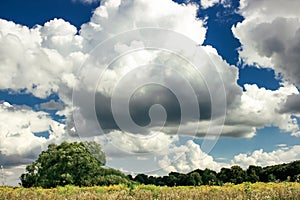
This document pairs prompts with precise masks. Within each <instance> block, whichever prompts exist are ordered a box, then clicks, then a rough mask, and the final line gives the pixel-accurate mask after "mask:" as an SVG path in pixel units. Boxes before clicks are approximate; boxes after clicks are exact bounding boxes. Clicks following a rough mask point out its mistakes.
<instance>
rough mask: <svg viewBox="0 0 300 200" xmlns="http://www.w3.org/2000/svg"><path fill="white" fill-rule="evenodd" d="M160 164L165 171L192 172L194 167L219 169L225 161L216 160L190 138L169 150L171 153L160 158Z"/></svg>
mask: <svg viewBox="0 0 300 200" xmlns="http://www.w3.org/2000/svg"><path fill="white" fill-rule="evenodd" d="M158 163H159V165H160V167H162V168H163V169H164V170H165V171H168V172H171V171H178V172H184V173H187V172H190V171H192V170H194V169H205V168H209V169H212V170H216V171H219V170H220V168H221V167H225V166H227V164H225V163H218V162H216V161H214V159H213V157H212V156H210V155H208V154H206V153H205V152H203V151H202V150H201V148H200V146H199V145H198V144H196V143H195V142H194V141H193V140H188V141H187V142H186V143H185V144H183V145H181V146H175V147H173V148H171V149H170V150H169V154H168V155H166V156H164V157H163V159H161V160H159V162H158Z"/></svg>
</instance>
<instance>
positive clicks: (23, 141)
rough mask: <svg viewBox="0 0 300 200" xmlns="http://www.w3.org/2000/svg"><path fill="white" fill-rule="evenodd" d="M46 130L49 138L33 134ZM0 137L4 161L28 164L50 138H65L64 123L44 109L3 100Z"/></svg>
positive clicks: (54, 140)
mask: <svg viewBox="0 0 300 200" xmlns="http://www.w3.org/2000/svg"><path fill="white" fill-rule="evenodd" d="M12 119H13V120H12ZM45 131H48V132H49V134H50V137H49V139H46V138H44V137H36V136H35V135H34V133H37V132H45ZM0 138H1V143H0V157H1V161H2V164H3V165H5V166H14V165H16V164H28V163H29V162H31V161H33V159H35V158H36V157H37V155H38V154H39V153H40V152H41V150H42V149H45V148H46V147H47V145H48V144H49V143H50V142H60V141H62V140H63V139H65V137H64V125H63V124H60V123H58V122H56V121H54V120H52V119H51V118H50V117H49V116H48V115H47V113H44V112H35V111H32V110H31V109H29V108H26V107H20V106H12V105H10V104H9V103H8V102H4V103H2V104H0Z"/></svg>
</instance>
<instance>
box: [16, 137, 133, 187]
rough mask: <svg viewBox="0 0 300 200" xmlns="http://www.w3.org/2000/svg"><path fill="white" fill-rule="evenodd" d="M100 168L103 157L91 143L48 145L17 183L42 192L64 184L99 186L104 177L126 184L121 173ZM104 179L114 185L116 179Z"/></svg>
mask: <svg viewBox="0 0 300 200" xmlns="http://www.w3.org/2000/svg"><path fill="white" fill-rule="evenodd" d="M103 165H105V154H104V152H103V151H102V149H101V146H100V145H99V144H97V143H95V142H80V143H77V142H73V143H67V142H63V143H61V144H60V145H56V144H50V145H49V146H48V149H47V151H43V152H42V153H41V154H40V155H39V157H38V159H37V160H36V161H35V162H33V163H32V164H30V165H28V166H27V167H26V173H24V174H22V175H21V177H20V179H21V183H22V186H24V187H33V186H40V187H45V188H50V187H56V186H58V185H61V186H63V185H67V184H72V185H78V186H90V185H100V184H103V183H104V182H105V181H103V177H104V176H107V175H115V176H118V177H120V178H122V182H126V181H128V178H127V177H126V176H125V175H124V174H122V173H121V172H119V171H117V170H114V169H104V168H102V167H101V166H103ZM100 177H101V178H100ZM108 178H110V179H114V180H113V181H111V182H114V183H115V182H116V181H115V180H116V177H108ZM108 182H109V181H108Z"/></svg>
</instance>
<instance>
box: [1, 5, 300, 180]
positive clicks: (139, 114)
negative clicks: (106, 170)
mask: <svg viewBox="0 0 300 200" xmlns="http://www.w3.org/2000/svg"><path fill="white" fill-rule="evenodd" d="M149 2H150V1H148V2H147V1H140V2H138V1H132V2H130V1H126V0H124V1H121V2H119V1H116V0H108V1H103V2H101V3H100V2H98V1H80V0H78V1H72V0H54V1H48V0H45V1H33V0H28V1H17V0H10V1H8V0H4V1H2V2H1V3H0V4H1V6H0V18H1V19H3V20H2V21H1V23H0V33H1V34H0V36H1V37H0V44H2V45H1V46H2V48H1V49H0V52H5V53H3V54H2V56H1V57H0V69H1V70H2V75H3V78H2V80H0V104H1V112H0V117H2V118H1V119H2V120H4V122H2V123H3V124H0V130H1V131H2V132H1V134H2V136H1V144H0V152H1V153H0V158H1V160H0V161H1V165H3V166H4V168H5V169H6V182H7V183H8V184H12V185H14V184H16V183H17V180H18V176H19V175H20V173H22V171H23V170H24V166H25V165H26V164H29V163H30V162H32V161H33V160H34V159H36V157H37V156H38V154H39V152H40V151H41V150H44V149H45V148H46V147H47V145H48V144H49V143H51V142H56V143H59V142H61V141H63V140H67V141H74V140H78V137H74V136H76V135H77V136H78V135H79V136H80V139H81V140H84V139H88V140H95V141H98V142H100V143H101V144H102V145H103V147H104V149H105V150H107V156H108V166H110V167H115V168H118V169H121V170H123V171H125V172H127V173H137V172H140V171H142V172H145V173H149V174H165V173H168V172H169V171H181V172H187V171H189V170H190V171H191V170H193V169H194V168H206V167H208V168H211V169H215V170H218V169H219V168H220V167H224V166H230V165H233V164H238V165H241V166H243V167H247V166H248V165H250V164H256V165H269V164H276V163H280V162H289V161H292V160H296V159H300V157H299V155H300V150H299V136H300V131H299V117H300V105H299V99H300V97H299V91H298V89H297V88H299V83H300V80H299V76H297V75H298V74H300V66H299V62H298V60H297V56H293V55H297V49H300V48H299V44H300V43H299V39H300V37H297V33H298V32H299V30H300V16H299V14H298V12H297V9H296V8H298V7H300V5H299V2H297V0H294V1H292V2H291V5H286V6H283V8H282V10H281V12H280V13H278V14H275V15H274V14H272V13H276V12H277V9H278V8H277V7H276V6H270V5H269V3H268V1H267V0H261V1H259V0H257V1H252V2H251V1H250V0H241V2H242V3H241V5H240V3H239V1H231V0H222V1H218V0H213V1H207V0H202V1H195V2H194V1H189V3H186V2H182V1H178V2H177V3H176V2H172V1H171V0H163V1H162V2H161V3H160V2H159V1H154V3H149ZM178 3H179V4H178ZM277 3H278V4H280V1H279V0H278V1H275V2H274V5H277ZM160 4H161V6H160ZM186 4H187V5H188V6H185V5H186ZM99 5H101V6H102V7H99ZM257 8H265V9H268V11H269V12H255V10H256V9H257ZM143 9H144V14H142V13H143V12H142V10H143ZM153 13H155V14H153ZM268 13H271V14H270V16H268ZM180 15H182V16H180ZM195 17H197V20H196V18H195ZM55 18H57V19H55ZM60 19H62V20H60ZM254 19H255V20H254ZM168 20H169V21H168ZM8 21H11V22H10V23H9V22H8ZM17 24H19V25H17ZM151 26H153V27H159V28H163V29H168V30H172V31H175V32H180V33H181V34H183V35H185V36H187V37H188V38H190V39H192V40H193V41H196V43H197V44H198V45H200V46H203V47H204V51H206V52H207V55H209V57H210V59H212V60H213V62H214V65H215V66H216V68H217V69H218V71H219V73H220V74H221V75H220V76H221V80H222V81H223V85H224V87H225V94H226V103H225V104H226V113H225V118H226V120H225V121H224V122H223V124H221V125H222V128H223V129H222V130H221V129H220V130H221V132H220V137H219V135H218V141H217V143H216V145H215V146H214V147H213V148H212V150H211V151H209V152H206V151H205V149H202V148H201V147H203V146H202V144H203V142H204V141H205V139H204V138H203V134H204V133H203V130H205V128H206V126H207V122H209V121H211V123H212V125H213V126H215V127H220V124H218V123H219V121H218V119H221V118H222V116H218V117H216V118H215V119H213V118H210V117H206V115H205V114H207V113H206V112H208V114H207V116H211V113H210V112H209V111H211V110H210V109H207V108H209V107H210V106H214V104H213V103H212V102H210V101H209V102H208V104H206V103H207V102H206V92H207V91H206V89H205V87H204V89H203V88H202V86H203V85H202V82H201V81H202V79H201V78H199V80H197V81H196V83H193V84H194V85H193V84H192V85H193V86H195V87H199V88H200V89H199V91H201V93H200V96H201V95H203V99H204V100H203V102H202V103H203V104H202V103H199V108H200V110H201V112H202V111H203V113H204V116H201V117H200V118H199V119H198V120H199V124H200V127H201V128H202V127H204V128H203V130H202V129H201V130H199V132H198V133H196V134H197V135H198V137H194V138H193V137H190V136H172V134H171V135H170V134H169V133H174V130H175V129H176V124H177V125H178V122H180V120H179V121H178V119H179V118H180V117H181V122H182V123H183V127H184V130H186V131H187V133H185V134H187V135H191V134H189V133H188V132H189V131H190V130H193V129H194V128H193V127H194V123H195V120H191V119H190V118H189V119H187V120H186V121H184V120H185V119H182V116H180V113H179V114H178V112H177V111H176V109H177V107H176V106H177V104H176V102H174V101H173V100H170V99H169V97H170V93H168V91H167V90H165V89H163V88H159V87H153V88H151V87H150V88H145V90H141V93H136V94H138V95H141V96H138V95H137V96H134V95H133V96H131V97H132V101H133V103H132V106H133V108H132V111H131V112H132V115H131V116H133V118H134V120H135V122H137V123H144V122H145V123H146V124H147V123H149V122H148V121H149V115H148V114H147V113H146V112H147V111H145V109H146V110H147V109H149V108H150V106H151V105H152V104H155V103H159V104H162V105H166V106H167V107H168V106H169V107H168V108H169V109H170V110H167V114H171V115H172V116H171V117H170V118H167V122H168V123H167V127H166V129H162V130H160V131H156V130H157V129H155V128H156V126H153V127H151V126H149V129H148V128H147V129H145V132H146V133H149V134H150V136H152V135H151V134H153V130H155V131H154V132H155V133H154V134H153V139H150V140H145V138H144V137H143V134H142V133H140V132H139V133H134V131H132V132H130V131H127V132H126V131H125V132H126V134H125V135H122V132H120V127H118V125H117V124H116V121H114V120H112V119H111V117H113V116H112V111H107V110H109V109H108V107H107V105H109V104H107V102H109V100H110V99H111V98H112V97H111V96H107V94H106V93H105V91H107V90H105V89H102V88H101V87H103V88H106V87H108V86H110V85H109V84H108V86H106V84H107V83H106V82H105V83H104V84H103V85H101V83H100V86H98V88H96V90H98V89H99V91H97V92H96V93H94V94H93V95H94V96H93V95H90V94H89V92H88V91H89V89H88V87H87V88H84V89H83V90H79V92H78V93H76V90H77V88H78V86H76V84H75V83H78V82H76V81H82V84H83V85H84V84H85V82H84V81H85V79H84V76H83V74H80V73H84V72H83V71H80V69H81V70H82V69H84V67H85V66H89V65H88V64H91V65H93V66H94V65H95V66H96V64H95V63H92V62H93V59H90V58H93V56H95V55H99V54H101V55H102V54H103V55H107V56H110V54H109V53H110V49H107V52H105V51H104V53H103V52H102V50H101V49H100V50H99V44H100V47H101V45H102V43H101V42H102V41H105V39H108V41H113V42H114V40H117V39H114V38H113V36H114V34H119V33H123V32H124V31H130V30H132V29H134V28H143V27H151ZM281 26H285V27H287V29H289V32H284V31H283V32H282V33H276V30H277V29H278V28H279V29H280V27H281ZM277 31H278V30H277ZM270 32H271V33H274V34H270ZM292 33H294V35H293V34H292ZM153 37H156V36H155V35H153ZM111 38H112V39H111ZM284 38H290V39H289V40H285V39H284ZM157 39H158V40H160V38H157ZM162 41H163V40H162ZM117 42H119V43H120V44H121V45H120V44H119V43H117ZM135 42H136V41H135ZM175 42H177V41H175ZM104 44H105V42H104ZM128 44H129V46H126V45H128ZM276 44H277V45H276ZM97 45H98V46H97ZM118 45H119V46H118ZM122 45H123V46H122ZM124 45H125V46H124ZM139 45H140V43H138V42H136V43H134V42H133V43H124V44H122V41H116V46H115V49H119V50H118V51H121V52H124V51H126V49H127V51H128V50H130V49H134V48H136V47H139ZM208 46H212V47H208ZM97 48H98V49H97ZM91 49H94V50H93V51H90V50H91ZM124 49H125V50H124ZM98 50H99V52H97V51H98ZM116 51H117V50H116ZM28 52H33V53H28ZM91 52H92V53H91ZM101 52H102V53H101ZM98 53H99V54H98ZM105 53H107V54H105ZM127 53H128V52H127ZM152 53H153V52H151V51H149V52H146V51H141V52H136V53H132V52H131V53H129V54H131V55H128V56H129V57H128V56H127V54H124V55H123V54H122V56H121V57H120V58H118V59H119V60H117V61H116V62H115V63H113V65H114V68H112V69H117V68H118V67H119V68H120V69H122V70H124V69H123V68H122V67H124V66H127V65H129V64H127V63H131V62H129V61H128V60H130V59H132V58H130V56H132V57H133V58H135V59H137V60H138V61H135V62H136V63H138V64H140V65H142V64H143V62H145V63H147V62H149V60H147V59H148V56H150V55H156V54H157V55H159V56H158V57H157V58H159V59H158V60H164V59H163V58H164V57H163V55H165V56H170V55H167V54H162V55H160V54H159V53H156V52H154V54H152ZM22 54H24V55H25V56H24V57H23V56H22ZM88 56H89V57H88ZM140 56H141V58H140ZM160 56H161V57H160ZM167 58H168V59H169V60H174V62H175V63H179V66H180V65H183V64H182V63H180V62H182V61H180V60H178V57H177V58H173V57H167ZM86 59H87V60H86ZM89 59H90V60H89ZM126 59H128V60H126ZM168 59H167V60H168ZM205 59H207V56H206V57H205ZM49 60H50V61H49ZM191 60H192V59H191ZM207 62H210V61H207ZM87 63H88V64H87ZM120 63H121V64H122V63H123V65H124V66H119V65H120ZM124 63H125V64H124ZM141 63H142V64H141ZM166 63H167V62H166ZM166 63H165V64H166ZM166 65H167V64H166ZM175 65H176V64H175ZM230 65H231V66H230ZM80 67H81V68H80ZM186 67H187V68H183V70H185V69H188V67H189V66H188V65H187V66H186ZM208 68H210V67H208ZM87 69H89V68H88V67H87ZM176 69H177V68H176ZM178 69H179V68H178ZM122 70H121V71H122ZM156 70H157V69H156ZM160 70H162V71H164V69H160ZM181 70H182V69H181ZM110 72H111V73H116V74H117V75H118V73H119V71H117V70H116V71H114V70H111V71H110ZM93 73H94V74H95V71H94V72H93V71H92V72H91V74H88V76H89V80H94V79H93ZM147 73H148V71H147V70H146V71H144V72H143V73H142V74H143V75H144V76H146V75H147ZM184 73H185V72H184V71H182V74H184ZM211 73H212V72H210V71H209V70H208V72H207V74H206V72H204V75H207V76H204V78H203V77H202V78H203V79H204V82H205V83H206V84H208V88H209V89H213V90H217V89H216V88H218V87H220V86H218V85H217V86H215V85H210V83H211V84H214V83H213V82H210V80H213V79H218V78H216V77H217V76H218V75H215V74H211ZM136 74H139V73H136ZM149 74H152V76H150V78H153V77H155V76H156V75H157V74H159V72H158V71H154V72H153V71H152V72H151V73H150V72H149ZM81 75H82V77H81ZM104 75H107V80H110V78H111V77H112V78H111V80H114V77H115V76H113V75H111V74H104ZM117 75H116V76H117ZM125 75H126V74H125ZM125 75H124V74H123V77H125V78H124V79H120V80H119V81H124V80H126V76H125ZM202 75H203V74H202ZM128 76H129V75H128ZM210 76H213V77H214V78H211V77H210ZM121 77H122V76H121ZM80 78H83V79H80ZM127 78H128V77H127ZM165 78H166V77H165ZM128 80H130V82H125V84H123V86H125V88H123V89H122V88H121V90H120V91H122V92H125V91H126V89H128V88H127V87H129V85H130V84H131V82H132V80H134V79H133V78H130V77H129V78H128ZM155 80H156V79H155ZM174 80H177V79H175V78H174ZM174 80H173V81H174ZM99 82H101V79H99V80H98V82H97V84H99ZM108 82H109V81H108ZM112 82H115V83H118V82H117V81H112ZM133 82H134V81H133ZM120 83H121V82H120ZM172 84H174V85H175V87H176V86H178V85H176V84H178V82H176V81H174V82H173V83H172ZM197 84H198V85H197ZM121 85H122V84H121ZM181 86H182V87H183V86H184V85H181ZM181 86H178V88H180V87H181ZM74 88H75V89H74ZM73 89H74V90H75V96H74V93H73V99H72V91H73V92H74V90H73ZM179 90H180V89H179ZM108 91H109V90H108ZM94 92H95V91H94ZM137 92H139V90H137ZM181 92H182V91H181ZM208 92H211V91H208ZM78 94H80V95H78ZM125 94H126V92H125ZM125 94H124V95H125ZM76 95H78V96H76ZM126 95H127V94H126ZM143 95H144V96H143ZM210 95H211V94H210ZM198 96H199V95H198ZM76 97H77V99H76ZM88 97H93V98H94V99H95V100H96V102H95V105H94V107H93V106H92V109H93V110H95V112H96V115H97V117H98V118H96V119H91V116H92V115H90V114H91V113H89V112H91V111H90V108H91V107H89V105H88V102H89V101H88ZM133 97H135V98H133ZM154 97H156V98H154ZM210 97H211V98H213V97H214V95H211V96H210ZM216 97H218V95H217V94H216ZM219 97H220V100H222V95H219ZM74 98H75V102H74ZM139 98H140V99H139ZM201 98H202V96H201ZM201 98H199V99H198V100H200V101H202V99H201ZM157 99H163V100H160V101H159V100H157ZM224 100H225V98H224ZM87 101H88V102H87ZM224 102H225V101H224ZM73 104H74V105H73ZM120 105H121V104H120ZM218 105H219V104H218ZM222 105H223V104H222ZM76 106H79V107H80V109H81V110H80V112H79V113H77V114H82V116H81V115H80V117H82V118H78V117H77V121H76V115H75V116H73V114H74V112H72V109H74V108H75V107H76ZM219 109H220V108H219V107H218V108H216V110H219ZM220 110H222V109H220ZM120 112H121V111H120ZM75 113H76V112H75ZM144 115H147V116H144ZM99 116H100V117H99ZM155 116H156V115H155ZM168 116H169V115H168ZM219 117H220V118H219ZM13 119H15V120H13ZM6 120H7V121H6ZM78 120H83V121H84V122H85V123H84V124H86V125H81V124H80V125H79V124H78ZM93 120H94V121H93ZM155 120H157V121H156V123H159V122H160V118H158V117H157V118H155ZM168 120H169V121H168ZM297 120H298V121H297ZM5 121H6V123H5ZM95 121H97V123H99V124H100V127H101V129H103V131H104V132H106V134H104V135H97V134H96V135H93V134H94V133H98V132H97V131H99V130H97V128H95V126H94V123H95ZM76 123H77V124H76ZM189 124H192V125H189ZM152 128H154V129H152ZM121 130H122V128H121ZM82 131H83V132H84V131H86V132H89V133H91V135H85V134H86V133H82ZM123 131H124V130H123ZM100 132H101V131H100ZM92 133H93V134H92ZM98 134H99V133H98ZM123 134H124V133H123ZM132 134H133V135H134V134H137V135H135V137H132ZM206 134H207V133H206ZM213 134H214V133H213ZM218 134H219V133H218ZM141 135H142V136H141ZM26 138H27V139H26ZM122 148H123V149H122ZM155 149H159V150H161V152H163V151H165V153H161V152H156V151H155ZM145 152H146V154H145ZM178 152H179V155H180V156H179V157H178V155H177V154H178ZM206 153H207V154H206ZM124 160H125V161H127V162H125V161H124Z"/></svg>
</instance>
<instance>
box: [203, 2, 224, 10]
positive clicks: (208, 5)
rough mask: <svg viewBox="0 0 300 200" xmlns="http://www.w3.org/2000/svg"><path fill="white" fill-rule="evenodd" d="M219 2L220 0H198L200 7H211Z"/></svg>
mask: <svg viewBox="0 0 300 200" xmlns="http://www.w3.org/2000/svg"><path fill="white" fill-rule="evenodd" d="M219 2H220V0H200V4H201V6H202V8H204V9H207V8H209V7H212V6H214V5H215V4H217V3H219Z"/></svg>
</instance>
